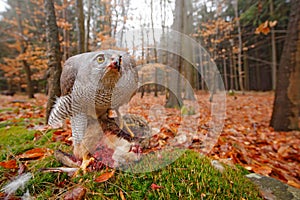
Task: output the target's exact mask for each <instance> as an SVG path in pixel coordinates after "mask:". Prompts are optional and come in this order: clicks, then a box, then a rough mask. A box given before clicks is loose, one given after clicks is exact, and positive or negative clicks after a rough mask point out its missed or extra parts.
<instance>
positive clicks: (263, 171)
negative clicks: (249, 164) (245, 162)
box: [253, 166, 272, 176]
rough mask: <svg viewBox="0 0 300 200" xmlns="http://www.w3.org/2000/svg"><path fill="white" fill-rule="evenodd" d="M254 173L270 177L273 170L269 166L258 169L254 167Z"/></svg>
mask: <svg viewBox="0 0 300 200" xmlns="http://www.w3.org/2000/svg"><path fill="white" fill-rule="evenodd" d="M253 171H254V172H255V173H257V174H262V175H265V176H267V175H269V174H271V172H272V168H271V167H269V166H258V167H253Z"/></svg>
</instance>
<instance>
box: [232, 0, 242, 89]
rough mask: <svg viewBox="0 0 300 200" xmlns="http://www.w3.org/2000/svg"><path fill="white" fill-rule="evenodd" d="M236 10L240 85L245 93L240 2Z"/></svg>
mask: <svg viewBox="0 0 300 200" xmlns="http://www.w3.org/2000/svg"><path fill="white" fill-rule="evenodd" d="M234 10H235V19H236V26H237V28H238V40H239V43H238V72H239V76H238V78H239V84H240V89H241V91H243V92H244V81H243V70H242V32H241V25H240V18H239V16H238V0H235V2H234Z"/></svg>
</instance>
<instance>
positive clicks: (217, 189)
mask: <svg viewBox="0 0 300 200" xmlns="http://www.w3.org/2000/svg"><path fill="white" fill-rule="evenodd" d="M34 133H35V131H29V130H27V129H26V128H24V127H21V126H12V127H10V128H0V137H1V141H0V145H1V152H0V153H1V154H0V159H1V160H7V159H8V158H9V157H13V156H15V155H17V154H19V153H22V152H24V151H26V150H28V149H31V148H37V147H44V148H48V149H52V150H55V149H62V150H63V151H70V150H71V147H69V146H67V145H64V144H62V143H60V142H52V141H51V137H52V132H46V133H44V134H42V137H41V138H40V139H39V140H37V141H34ZM173 155H178V156H179V155H181V152H180V151H178V154H173ZM151 156H156V155H155V154H150V155H149V157H148V159H145V160H143V161H141V162H140V163H138V164H137V165H135V166H133V168H132V170H141V169H143V168H145V167H149V166H151V165H149V162H151V161H152V160H151ZM170 160H172V159H171V158H170ZM165 161H166V160H165ZM168 162H169V161H168ZM152 164H153V163H152ZM157 164H165V163H157ZM59 166H61V164H60V163H59V162H57V161H56V160H55V158H54V156H53V155H50V156H47V157H45V158H43V159H39V160H32V161H29V162H28V163H27V170H28V171H29V172H31V173H32V174H33V178H32V179H31V180H30V181H29V183H28V184H27V185H26V189H28V190H29V191H30V194H31V195H32V196H34V197H36V199H46V198H51V199H53V198H54V199H62V198H63V197H64V195H65V193H66V192H67V191H69V190H70V189H72V188H74V187H76V186H77V185H81V186H83V187H85V188H86V189H87V194H86V199H120V191H122V192H123V194H124V196H125V198H126V199H201V198H202V199H251V200H252V199H254V200H255V199H261V198H260V196H259V192H258V190H257V188H256V187H255V186H254V185H253V184H252V183H251V182H250V181H249V180H248V179H246V178H245V177H244V174H246V173H247V171H245V170H244V169H243V168H241V167H239V166H238V167H237V168H235V169H232V168H230V167H225V168H226V170H225V172H224V173H220V172H219V171H217V170H215V169H214V168H213V167H212V166H211V165H210V160H209V159H208V158H207V157H204V156H201V155H200V154H199V153H196V152H193V151H186V152H184V153H183V154H182V155H181V156H180V157H179V158H178V159H176V161H175V162H173V163H172V164H170V165H167V166H166V167H163V168H162V169H160V170H157V171H153V172H147V173H138V174H136V173H129V172H124V171H119V170H117V171H116V172H115V175H114V176H113V177H112V178H111V179H109V180H108V181H106V182H104V183H96V182H95V181H94V180H95V178H96V177H98V176H100V175H101V174H103V173H104V172H105V170H103V171H100V172H90V173H87V174H85V175H82V176H78V177H76V178H70V177H68V176H67V174H66V173H49V172H47V173H45V172H41V171H40V169H42V168H49V167H59ZM15 172H16V171H15ZM7 173H11V171H9V170H7V169H3V168H1V167H0V177H2V178H0V188H2V187H3V186H4V185H5V184H6V183H7V182H8V181H9V179H7V178H5V176H4V174H7ZM153 183H154V184H156V185H158V186H162V188H160V189H157V190H153V189H151V184H153ZM26 189H25V190H24V191H18V195H22V192H25V191H26Z"/></svg>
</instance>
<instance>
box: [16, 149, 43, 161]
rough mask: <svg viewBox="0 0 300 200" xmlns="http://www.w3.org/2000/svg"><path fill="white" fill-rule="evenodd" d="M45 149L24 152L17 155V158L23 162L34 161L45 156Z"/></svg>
mask: <svg viewBox="0 0 300 200" xmlns="http://www.w3.org/2000/svg"><path fill="white" fill-rule="evenodd" d="M46 153H47V149H45V148H35V149H30V150H28V151H26V152H25V153H23V154H21V155H18V156H17V158H19V159H24V160H36V159H40V158H42V157H44V156H45V154H46Z"/></svg>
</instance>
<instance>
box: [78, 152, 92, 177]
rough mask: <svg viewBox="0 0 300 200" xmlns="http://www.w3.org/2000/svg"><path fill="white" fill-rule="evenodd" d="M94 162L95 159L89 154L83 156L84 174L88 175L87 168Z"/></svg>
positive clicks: (82, 168) (82, 166)
mask: <svg viewBox="0 0 300 200" xmlns="http://www.w3.org/2000/svg"><path fill="white" fill-rule="evenodd" d="M94 160H95V159H94V158H93V157H91V156H89V155H88V154H87V155H84V156H83V158H82V163H81V166H80V169H81V170H82V171H83V174H85V173H86V169H87V167H88V166H89V165H90V164H91V163H92V162H93V161H94Z"/></svg>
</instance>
